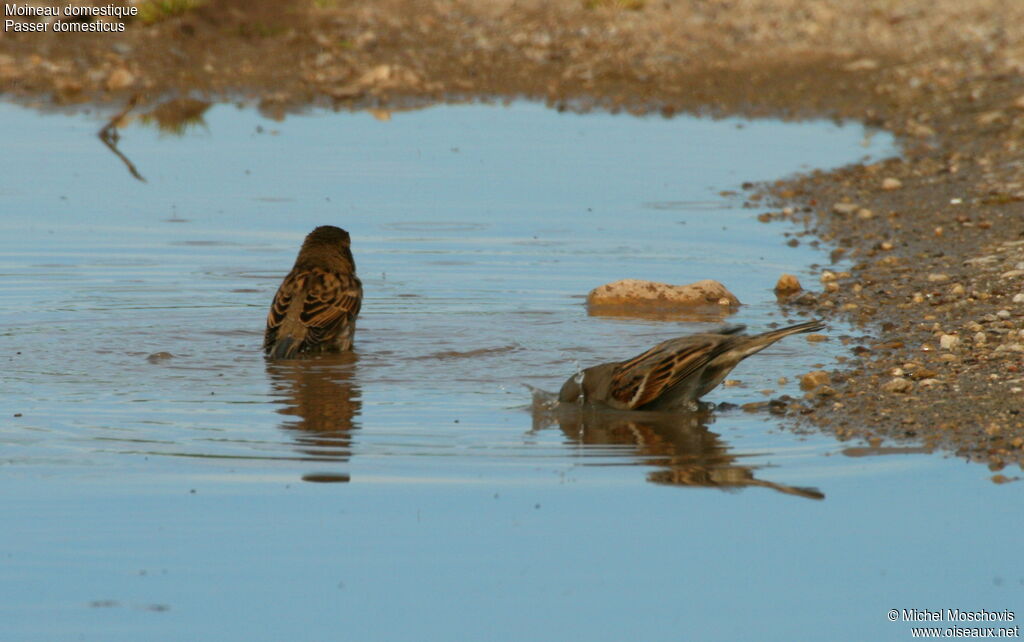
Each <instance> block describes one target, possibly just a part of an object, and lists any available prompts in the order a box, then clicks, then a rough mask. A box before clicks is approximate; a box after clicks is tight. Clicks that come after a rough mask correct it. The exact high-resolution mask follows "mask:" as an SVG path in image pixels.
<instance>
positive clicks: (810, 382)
mask: <svg viewBox="0 0 1024 642" xmlns="http://www.w3.org/2000/svg"><path fill="white" fill-rule="evenodd" d="M831 380H832V379H831V377H829V374H828V373H827V372H825V371H824V370H814V371H813V372H808V373H807V374H805V375H802V376H801V377H800V388H801V389H802V390H814V389H815V388H817V387H818V386H823V385H825V384H827V383H830V382H831Z"/></svg>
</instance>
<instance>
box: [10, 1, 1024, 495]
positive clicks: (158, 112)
mask: <svg viewBox="0 0 1024 642" xmlns="http://www.w3.org/2000/svg"><path fill="white" fill-rule="evenodd" d="M26 4H32V3H26ZM74 4H83V3H74ZM135 4H136V5H139V6H140V8H142V7H143V6H144V5H146V4H147V3H145V2H139V3H135ZM169 4H174V3H169ZM165 6H169V5H165ZM177 6H179V7H180V8H181V10H180V11H166V12H163V13H161V12H154V11H148V12H144V13H143V15H144V18H143V17H139V18H136V19H134V20H132V21H130V22H127V23H126V24H125V30H124V31H123V32H106V31H105V32H98V33H97V32H92V33H63V32H62V33H55V32H53V30H49V31H47V32H44V33H13V32H6V33H2V34H0V88H2V91H3V96H4V98H6V99H8V100H16V101H19V102H24V103H30V104H36V105H40V106H50V105H56V106H64V107H67V108H71V109H75V108H78V107H85V106H94V105H97V104H98V105H100V106H102V108H104V109H107V110H109V113H110V114H111V115H113V114H115V113H117V112H119V111H121V110H123V109H124V108H125V107H126V106H128V105H129V104H130V105H131V107H132V112H133V113H147V112H149V113H151V114H153V115H154V117H155V118H157V119H158V120H160V122H164V121H167V122H169V123H171V126H173V121H174V119H175V118H187V117H188V114H190V113H192V114H194V113H195V111H196V110H197V109H198V110H201V109H202V105H203V102H201V101H212V100H225V99H231V100H238V99H248V100H255V101H258V102H259V105H260V108H261V110H262V111H263V112H264V113H265V114H267V115H270V116H273V117H283V116H284V115H286V114H287V113H289V112H292V111H298V110H301V109H304V108H306V107H308V106H310V105H319V106H330V107H334V108H339V109H357V108H372V109H381V110H387V109H392V108H400V107H402V106H408V105H410V104H415V103H424V102H432V101H438V100H463V99H474V98H490V97H495V98H499V99H500V98H512V97H531V98H536V99H542V100H546V101H548V102H549V103H550V104H552V105H553V106H557V107H561V108H566V109H588V108H592V107H601V108H607V109H613V110H619V109H623V110H629V111H632V112H637V113H647V112H650V111H660V112H662V113H665V114H666V115H670V114H673V113H678V112H694V113H710V114H714V115H726V114H735V115H748V116H759V115H762V116H778V117H784V118H787V117H812V116H816V117H834V118H854V119H858V120H861V121H863V122H866V123H868V124H869V125H872V126H876V127H879V128H882V129H886V130H888V131H891V132H893V133H894V134H896V135H897V137H898V140H899V141H900V143H901V145H902V149H903V152H904V155H903V157H902V158H901V159H898V160H889V161H884V162H881V163H876V164H874V165H868V166H861V165H858V166H851V167H847V168H844V169H841V170H838V171H834V172H827V173H826V172H815V173H812V174H810V175H806V176H800V177H795V178H793V179H791V180H786V181H783V182H779V183H776V184H772V185H756V184H753V185H748V186H747V188H748V194H747V195H748V198H749V202H750V203H751V206H752V207H756V208H758V209H757V210H755V211H756V212H758V213H760V214H761V217H762V219H763V220H766V221H770V220H774V219H793V220H798V221H805V222H806V225H807V233H806V235H805V236H802V237H800V238H797V240H798V241H799V242H816V241H817V242H821V243H824V244H825V245H826V247H830V248H834V250H835V251H834V252H833V257H834V258H835V259H836V261H837V263H836V264H835V265H827V266H820V267H821V281H820V282H817V283H804V287H805V288H806V289H807V290H808V292H801V293H796V294H794V295H791V296H789V297H787V298H786V299H785V302H784V303H783V305H785V306H786V307H787V310H788V311H790V312H791V313H792V314H793V315H794V316H801V315H823V316H825V317H826V318H836V319H838V318H842V319H846V320H849V321H851V322H852V323H853V324H854V325H855V327H856V328H857V329H858V333H857V334H854V335H851V336H844V337H837V336H832V337H831V340H833V341H842V342H843V344H844V345H846V346H847V347H848V348H849V352H848V356H847V357H845V359H844V360H843V361H842V362H841V363H837V364H835V366H834V367H832V368H830V369H829V372H828V373H827V377H826V376H823V375H819V376H816V377H812V378H811V379H810V380H808V382H807V386H806V387H807V388H808V389H807V391H806V396H805V397H804V398H802V399H798V400H776V401H775V402H774V403H773V404H771V411H773V412H777V413H782V414H790V415H792V416H794V417H795V418H797V419H796V421H797V423H798V424H799V425H803V426H816V427H819V428H821V429H824V430H829V431H833V432H835V434H836V435H837V436H838V437H839V438H841V439H862V440H866V441H867V442H868V444H869V445H871V446H872V447H875V448H881V443H882V442H893V441H907V442H909V443H908V445H911V444H915V445H916V444H923V445H924V446H927V447H932V448H940V449H945V450H949V451H952V452H956V453H958V454H961V455H964V456H967V457H969V458H971V459H975V460H981V461H986V462H988V464H989V466H990V467H991V468H992V470H993V473H994V475H993V479H994V480H995V481H1006V480H1009V479H1012V478H1013V477H1014V474H1015V472H1016V470H1017V469H1016V468H1014V469H1013V470H1010V469H1006V470H1004V467H1005V466H1007V465H1009V464H1017V465H1020V464H1021V463H1022V462H1024V414H1022V406H1024V372H1022V368H1024V153H1022V151H1024V75H1022V73H1024V38H1022V36H1024V5H1022V4H1020V3H1018V2H1014V1H1013V0H1002V1H1000V0H978V1H976V2H972V3H969V5H968V4H967V3H962V2H959V1H957V0H932V1H928V2H925V1H917V0H907V1H904V2H899V3H894V2H888V1H883V0H877V1H873V2H864V3H845V2H839V1H827V0H807V1H800V2H798V1H796V0H733V1H726V0H705V1H702V2H696V1H690V2H681V3H676V2H673V3H668V2H639V1H637V2H625V1H622V0H605V1H601V0H589V1H586V2H579V1H573V2H570V1H565V2H540V1H528V2H514V1H512V0H508V1H505V0H502V1H499V0H489V1H475V2H469V1H445V0H439V1H437V2H433V3H429V4H427V3H421V2H414V1H412V0H388V1H383V2H374V3H345V2H340V1H338V2H335V1H333V0H319V1H316V2H312V1H311V2H293V3H279V2H274V3H271V2H266V1H264V0H259V1H254V2H243V1H241V0H229V1H223V2H215V1H213V0H209V1H207V2H205V3H200V2H191V3H189V2H182V3H177ZM52 19H53V18H45V17H44V18H42V20H52ZM58 19H59V18H58ZM100 19H101V20H107V18H100ZM19 20H26V18H19ZM186 99H187V100H186ZM161 105H162V106H161ZM200 113H201V111H200ZM758 178H759V177H750V179H751V180H755V181H756V180H757V179H758ZM752 215H754V214H752ZM770 229H771V228H770V227H767V228H766V233H771V232H770ZM709 276H713V275H709Z"/></svg>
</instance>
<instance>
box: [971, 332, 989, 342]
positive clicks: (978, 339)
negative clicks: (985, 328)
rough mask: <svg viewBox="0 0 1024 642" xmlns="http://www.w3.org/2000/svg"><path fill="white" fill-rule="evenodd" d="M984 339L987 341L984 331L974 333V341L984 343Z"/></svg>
mask: <svg viewBox="0 0 1024 642" xmlns="http://www.w3.org/2000/svg"><path fill="white" fill-rule="evenodd" d="M986 341H988V338H987V337H986V336H985V333H984V332H978V333H977V334H975V335H974V342H975V343H977V344H984V343H985V342H986Z"/></svg>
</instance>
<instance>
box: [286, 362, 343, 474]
mask: <svg viewBox="0 0 1024 642" xmlns="http://www.w3.org/2000/svg"><path fill="white" fill-rule="evenodd" d="M357 360H358V357H356V355H355V354H354V353H351V352H347V353H340V354H328V355H323V356H320V357H316V358H312V359H301V360H289V361H268V362H267V374H268V375H269V376H270V380H271V384H272V386H273V388H274V395H275V396H276V397H278V398H279V399H280V400H281V401H283V402H284V404H285V405H284V407H283V408H281V409H279V410H278V412H279V413H280V414H282V415H285V416H286V418H285V419H284V420H283V421H282V422H281V428H282V429H283V430H285V431H288V432H289V433H291V435H292V438H293V439H294V440H295V444H296V446H297V450H298V452H299V453H300V454H301V455H302V459H304V460H306V461H314V462H347V461H348V460H349V458H350V457H351V456H352V431H353V430H355V429H356V428H358V426H359V423H358V417H359V414H360V412H361V410H362V399H361V391H360V389H359V385H358V383H356V381H355V370H356V362H357ZM302 479H303V480H304V481H311V482H347V481H349V476H348V475H347V474H345V473H339V472H337V471H333V472H310V473H307V474H305V475H303V477H302Z"/></svg>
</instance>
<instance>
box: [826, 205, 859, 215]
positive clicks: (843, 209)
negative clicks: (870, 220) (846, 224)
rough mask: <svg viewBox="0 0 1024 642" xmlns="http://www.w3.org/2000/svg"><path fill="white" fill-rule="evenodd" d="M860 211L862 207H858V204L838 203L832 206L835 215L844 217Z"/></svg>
mask: <svg viewBox="0 0 1024 642" xmlns="http://www.w3.org/2000/svg"><path fill="white" fill-rule="evenodd" d="M859 209H860V205H857V204H856V203H836V204H835V205H833V206H832V211H833V212H834V213H836V214H842V215H844V216H845V215H847V214H853V213H854V212H856V211H857V210H859Z"/></svg>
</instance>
